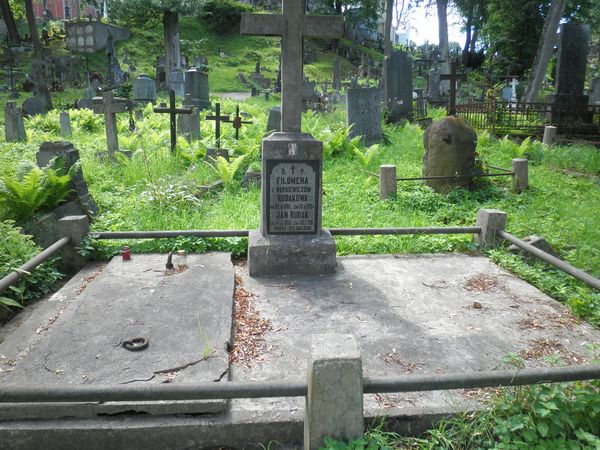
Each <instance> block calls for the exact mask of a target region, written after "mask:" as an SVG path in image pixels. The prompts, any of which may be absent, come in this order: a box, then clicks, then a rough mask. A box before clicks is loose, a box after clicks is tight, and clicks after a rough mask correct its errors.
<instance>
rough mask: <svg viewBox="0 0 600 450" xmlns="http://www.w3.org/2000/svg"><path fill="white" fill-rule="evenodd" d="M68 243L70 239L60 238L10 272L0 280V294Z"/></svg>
mask: <svg viewBox="0 0 600 450" xmlns="http://www.w3.org/2000/svg"><path fill="white" fill-rule="evenodd" d="M70 242H71V238H68V237H63V238H60V239H59V240H58V241H56V242H55V243H54V244H52V245H51V246H50V247H48V248H46V249H45V250H42V251H41V252H40V253H39V254H38V255H36V256H34V257H33V258H31V259H30V260H29V261H27V262H26V263H25V264H23V265H22V266H21V267H19V268H18V269H16V270H15V271H14V272H11V273H9V274H8V275H6V276H5V277H4V278H2V279H1V280H0V292H2V291H4V290H5V289H7V288H8V287H10V286H12V285H13V284H15V283H16V282H17V281H19V280H20V279H21V278H23V277H24V276H25V275H27V274H28V273H29V272H31V271H32V270H34V269H35V268H36V267H37V266H39V265H40V264H42V263H44V262H46V261H47V260H48V259H50V258H51V257H52V256H54V255H55V254H56V253H58V252H59V251H61V250H62V249H63V248H65V247H66V246H67V245H69V243H70Z"/></svg>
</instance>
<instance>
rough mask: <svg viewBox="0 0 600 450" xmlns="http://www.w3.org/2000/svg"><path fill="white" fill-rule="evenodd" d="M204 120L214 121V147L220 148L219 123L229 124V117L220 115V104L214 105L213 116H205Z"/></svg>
mask: <svg viewBox="0 0 600 450" xmlns="http://www.w3.org/2000/svg"><path fill="white" fill-rule="evenodd" d="M206 120H214V121H215V145H216V147H217V148H221V122H226V123H230V122H231V120H230V119H229V116H222V115H221V104H220V103H215V115H214V116H212V115H211V116H206Z"/></svg>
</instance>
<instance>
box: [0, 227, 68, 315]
mask: <svg viewBox="0 0 600 450" xmlns="http://www.w3.org/2000/svg"><path fill="white" fill-rule="evenodd" d="M0 235H1V236H2V239H0V278H3V277H5V276H6V275H8V274H9V273H11V272H12V271H14V270H15V269H17V268H19V267H20V266H22V265H23V264H24V263H26V262H27V261H29V260H30V259H31V258H33V257H34V256H36V255H37V254H38V253H39V252H40V251H41V249H40V248H39V247H38V246H37V245H35V243H34V242H33V240H32V238H31V236H28V235H25V234H23V233H22V232H21V229H20V228H19V227H16V226H15V225H14V222H13V221H11V220H7V221H2V222H0ZM61 276H62V275H61V274H60V272H58V271H57V270H56V268H55V267H54V263H53V261H49V262H45V263H44V264H42V265H41V266H38V267H37V268H36V269H35V270H34V271H33V272H32V273H31V274H27V276H25V277H24V278H22V279H21V280H20V281H19V282H18V283H17V284H16V285H15V286H12V287H10V288H9V289H7V290H6V291H4V292H2V297H0V306H3V307H5V308H6V307H19V306H21V305H23V304H24V303H26V302H27V301H29V300H32V299H35V298H38V297H40V296H41V295H43V294H46V293H47V292H49V291H50V290H51V289H52V287H53V286H54V283H55V282H56V281H57V280H58V279H60V278H61ZM15 303H17V304H16V305H15ZM17 305H18V306H17Z"/></svg>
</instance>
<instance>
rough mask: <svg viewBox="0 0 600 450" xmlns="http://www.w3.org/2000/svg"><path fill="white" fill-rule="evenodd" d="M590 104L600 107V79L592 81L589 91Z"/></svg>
mask: <svg viewBox="0 0 600 450" xmlns="http://www.w3.org/2000/svg"><path fill="white" fill-rule="evenodd" d="M588 96H589V98H590V99H589V104H590V105H595V106H600V77H595V78H592V79H591V80H590V89H589V91H588Z"/></svg>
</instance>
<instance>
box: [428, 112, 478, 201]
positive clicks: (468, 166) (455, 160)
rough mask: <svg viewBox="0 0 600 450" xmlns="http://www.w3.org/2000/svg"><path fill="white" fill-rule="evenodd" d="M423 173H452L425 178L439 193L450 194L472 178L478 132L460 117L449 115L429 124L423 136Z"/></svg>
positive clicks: (436, 174)
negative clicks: (431, 178) (436, 177)
mask: <svg viewBox="0 0 600 450" xmlns="http://www.w3.org/2000/svg"><path fill="white" fill-rule="evenodd" d="M423 144H424V147H425V154H424V155H423V176H424V177H430V176H434V177H435V176H442V177H446V176H450V177H454V176H456V177H457V178H452V179H433V180H426V181H425V184H427V185H428V186H430V187H431V188H433V190H435V191H436V192H440V193H444V194H445V193H447V192H449V191H450V190H452V189H454V188H455V187H459V186H467V185H469V184H470V183H471V181H472V176H473V168H474V163H475V149H476V147H477V135H476V134H475V132H474V131H473V128H471V126H470V125H469V124H468V123H467V122H466V121H465V120H464V119H462V118H461V117H458V116H448V117H445V118H444V119H442V120H439V121H437V122H434V123H433V124H432V125H430V126H429V127H428V128H427V130H426V131H425V134H424V136H423Z"/></svg>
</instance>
